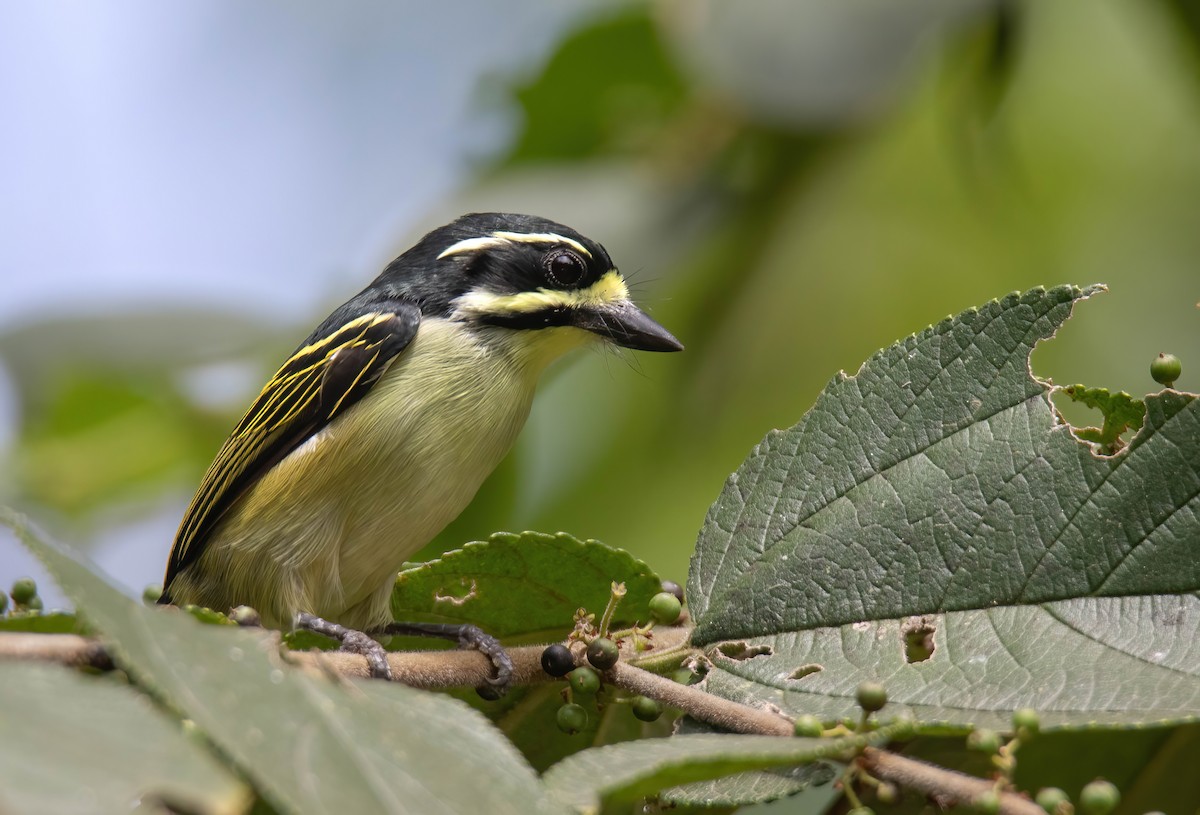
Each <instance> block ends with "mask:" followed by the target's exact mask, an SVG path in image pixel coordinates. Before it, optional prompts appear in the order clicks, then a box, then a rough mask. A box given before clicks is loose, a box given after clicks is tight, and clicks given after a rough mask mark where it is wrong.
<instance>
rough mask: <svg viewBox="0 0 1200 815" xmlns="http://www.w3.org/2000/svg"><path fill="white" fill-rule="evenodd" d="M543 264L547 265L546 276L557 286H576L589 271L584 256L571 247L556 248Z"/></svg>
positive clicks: (548, 254)
mask: <svg viewBox="0 0 1200 815" xmlns="http://www.w3.org/2000/svg"><path fill="white" fill-rule="evenodd" d="M542 265H543V266H545V267H546V277H548V278H550V282H551V283H553V284H554V285H556V286H564V287H565V286H574V285H575V284H576V283H578V282H579V281H580V280H582V279H583V276H584V274H586V273H587V264H586V263H584V262H583V258H581V257H580V256H579V255H577V254H575V253H574V252H572V251H571V250H570V249H555V250H554V251H552V252H549V253H547V255H546V257H545V259H544V260H543V261H542Z"/></svg>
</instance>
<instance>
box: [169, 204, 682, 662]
mask: <svg viewBox="0 0 1200 815" xmlns="http://www.w3.org/2000/svg"><path fill="white" fill-rule="evenodd" d="M596 339H602V340H607V341H609V342H612V343H616V344H617V345H621V346H624V347H626V348H633V349H639V350H644V351H679V350H682V348H683V346H682V345H680V343H679V341H678V340H676V339H675V338H674V337H673V336H671V334H670V333H668V332H667V330H666V329H664V328H663V327H662V326H660V325H659V324H658V323H656V322H655V321H654V320H652V319H651V318H650V317H648V316H647V315H646V314H645V313H644V312H642V311H641V310H639V309H638V308H637V307H636V306H635V305H634V304H633V303H632V302H631V300H630V298H629V292H628V289H627V288H626V285H625V281H624V279H623V278H622V276H621V274H620V272H618V271H617V269H616V268H615V267H614V266H613V263H612V260H611V259H610V258H609V256H608V253H607V252H606V251H605V250H604V247H602V246H601V245H600V244H598V243H596V242H595V241H592V240H589V239H588V238H585V237H584V236H582V235H580V234H579V233H578V232H575V231H574V230H572V229H570V228H568V227H565V226H563V225H561V224H557V223H554V222H553V221H548V220H545V219H543V218H537V217H533V216H529V215H513V214H505V213H472V214H469V215H464V216H463V217H461V218H459V219H458V220H456V221H454V222H453V223H450V224H448V225H446V226H443V227H441V228H439V229H435V230H433V231H432V232H430V233H429V234H427V235H425V237H423V238H422V239H421V240H420V242H419V243H417V244H416V245H415V246H414V247H412V248H411V249H409V250H408V251H407V252H405V253H404V254H402V255H400V256H399V257H398V258H396V259H395V260H394V261H392V263H391V264H389V265H388V266H387V268H386V269H384V271H383V273H382V274H380V275H379V277H377V278H376V279H375V280H374V281H373V282H372V283H371V284H370V285H369V286H367V288H366V289H364V290H363V291H361V292H360V293H359V294H357V295H356V296H354V297H352V298H351V299H350V300H348V301H347V302H346V303H344V304H343V305H341V306H339V307H338V308H337V309H335V310H334V312H333V313H332V314H331V315H329V317H328V318H327V319H326V320H325V321H324V322H322V323H321V324H320V325H319V326H318V327H317V329H316V330H315V331H313V332H312V334H310V335H309V337H308V338H307V339H306V340H305V341H304V342H303V343H302V344H301V345H300V347H299V348H298V349H296V351H295V353H293V354H292V355H291V357H290V358H289V359H288V360H287V361H286V362H285V363H284V364H283V366H282V367H281V368H280V369H279V371H278V372H277V373H276V374H275V375H274V376H273V377H272V378H271V380H270V381H269V382H268V383H267V385H266V387H264V388H263V390H262V393H260V394H259V396H258V398H257V399H255V401H254V403H253V404H252V405H251V406H250V409H249V410H248V411H247V412H246V414H245V416H243V417H242V419H241V421H239V422H238V424H237V426H236V427H235V428H234V429H233V433H232V434H231V435H230V437H229V439H228V440H227V441H226V442H225V444H224V445H223V446H222V447H221V449H220V451H219V452H218V453H217V456H216V459H215V460H214V461H213V463H212V465H211V466H210V467H209V468H208V471H207V473H205V475H204V479H203V481H202V482H201V484H200V488H199V490H198V491H197V493H196V496H195V497H194V498H193V499H192V502H191V504H190V506H188V508H187V511H186V513H185V514H184V516H183V521H182V523H181V524H180V526H179V531H178V533H177V534H176V537H175V543H174V546H173V547H172V549H171V555H170V559H169V560H168V563H167V570H166V577H165V578H164V581H163V595H162V601H161V602H164V603H176V604H189V603H191V604H196V605H200V606H206V607H209V608H214V609H221V610H225V609H229V608H231V607H233V606H237V605H249V606H252V607H254V608H255V609H257V610H258V611H259V613H260V614H261V615H262V619H263V622H264V623H265V624H266V625H268V626H271V627H289V626H295V625H302V626H305V627H311V628H314V629H315V630H321V631H324V632H326V633H331V634H333V635H335V636H337V637H339V638H340V639H342V640H343V642H344V643H345V645H346V646H347V647H350V648H353V649H355V650H360V651H362V652H363V653H366V654H367V655H368V659H369V661H370V662H371V665H372V670H373V671H374V672H375V673H377V674H383V675H386V673H387V666H386V662H385V661H384V660H383V659H382V652H381V651H380V650H379V646H378V645H377V644H376V643H375V642H374V641H373V640H368V639H367V638H366V637H364V636H363V635H362V634H361V633H359V631H360V630H362V631H371V632H379V633H383V632H388V631H390V630H392V629H389V626H390V625H392V617H391V613H390V599H391V593H392V586H393V584H394V582H395V579H396V573H397V571H398V570H399V569H400V566H401V564H403V563H404V561H405V560H407V559H408V558H409V557H410V556H411V555H412V554H413V553H414V552H416V551H417V550H418V549H420V548H421V547H423V546H424V545H425V544H427V543H428V542H429V541H430V540H432V539H433V537H434V536H435V535H437V534H438V533H439V532H441V531H442V529H443V528H445V526H446V525H447V524H448V523H450V522H451V521H452V520H454V518H456V517H457V516H458V514H459V513H460V512H462V510H463V509H464V508H465V507H466V506H467V504H468V503H470V501H471V499H472V498H473V497H474V495H475V492H476V491H477V490H478V489H479V486H480V484H482V483H483V481H484V479H485V478H487V476H488V475H489V474H490V473H491V472H492V470H493V469H494V468H495V467H496V465H497V464H499V463H500V460H501V459H502V458H503V457H504V455H505V454H506V453H507V452H508V450H509V448H510V447H511V446H512V444H513V442H514V441H515V439H516V437H517V434H518V432H519V431H520V430H521V427H522V426H523V425H524V423H525V419H526V417H527V416H528V415H529V408H530V404H531V402H532V400H533V395H534V391H535V389H536V386H537V382H538V379H539V377H540V375H541V373H542V372H543V371H544V370H545V368H546V367H547V365H549V364H550V363H551V362H553V361H554V360H555V359H557V358H558V357H560V356H562V355H563V354H565V353H566V352H568V351H570V350H572V349H574V348H577V347H580V346H583V345H585V344H587V343H588V342H589V341H591V340H596ZM427 628H434V629H436V628H437V627H427ZM418 633H435V634H439V635H445V634H447V633H448V634H449V635H451V636H460V637H461V638H462V639H463V641H464V642H469V643H472V644H476V645H480V644H482V646H483V650H484V651H485V652H487V653H489V655H491V656H492V657H493V660H494V661H495V660H496V655H495V653H494V651H495V643H494V640H490V638H483V640H482V641H481V639H480V637H479V636H478V632H477V630H470V631H460V630H458V628H454V629H453V630H451V631H449V632H447V631H442V630H430V631H419V632H418ZM497 665H498V667H500V668H502V667H503V666H502V665H501V663H500V662H497ZM502 672H503V671H502Z"/></svg>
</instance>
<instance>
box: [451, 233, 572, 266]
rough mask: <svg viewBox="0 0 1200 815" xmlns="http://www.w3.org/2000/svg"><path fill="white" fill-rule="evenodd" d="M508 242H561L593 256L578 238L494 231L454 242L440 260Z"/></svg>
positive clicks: (552, 234) (550, 234) (551, 234)
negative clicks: (482, 235)
mask: <svg viewBox="0 0 1200 815" xmlns="http://www.w3.org/2000/svg"><path fill="white" fill-rule="evenodd" d="M506 243H561V244H565V245H566V246H569V247H571V248H572V249H574V250H575V251H576V252H579V253H580V254H581V255H583V256H584V257H589V258H590V257H591V256H592V253H591V252H589V251H588V250H587V247H586V246H584V245H583V244H582V243H580V242H579V241H577V240H573V239H572V238H567V237H564V236H562V235H556V234H554V233H553V232H504V231H500V232H493V233H492V234H491V235H487V236H484V237H482V238H467V239H466V240H461V241H459V242H458V243H456V244H453V245H451V246H449V247H447V248H446V249H444V250H443V251H442V253H441V254H440V255H438V256H437V259H438V260H441V259H442V258H445V257H450V256H451V255H458V254H461V253H463V252H478V251H479V250H481V249H488V248H490V247H493V246H503V245H504V244H506Z"/></svg>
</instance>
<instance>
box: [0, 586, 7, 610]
mask: <svg viewBox="0 0 1200 815" xmlns="http://www.w3.org/2000/svg"><path fill="white" fill-rule="evenodd" d="M7 610H8V595H7V594H5V593H4V592H2V591H0V616H3V615H4V612H5V611H7Z"/></svg>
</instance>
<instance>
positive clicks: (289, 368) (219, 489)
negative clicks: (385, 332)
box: [172, 313, 394, 562]
mask: <svg viewBox="0 0 1200 815" xmlns="http://www.w3.org/2000/svg"><path fill="white" fill-rule="evenodd" d="M393 317H394V315H393V314H374V313H372V314H364V315H363V316H361V317H358V318H356V319H354V320H351V321H350V322H348V323H346V324H345V325H344V326H342V327H341V328H339V329H338V330H337V331H334V332H333V333H331V334H329V335H328V336H326V337H323V338H321V339H319V340H316V341H315V342H313V343H310V344H308V345H305V346H304V347H302V348H300V349H299V350H298V351H296V353H294V354H292V356H291V357H290V358H289V359H288V360H287V362H285V363H284V364H283V365H282V366H280V368H279V370H278V371H276V372H275V375H274V376H273V377H272V378H271V379H270V381H269V382H267V384H266V386H265V387H264V388H263V390H262V392H261V393H260V394H259V396H258V398H257V399H255V401H254V404H252V405H251V406H250V409H249V410H247V411H246V413H245V415H243V416H242V418H241V420H240V421H239V422H238V424H237V426H236V427H235V428H234V431H233V433H232V434H231V435H230V437H229V438H228V439H227V440H226V442H225V444H224V445H222V447H221V449H220V451H219V452H218V453H217V456H216V458H215V459H214V460H213V463H212V464H211V465H210V466H209V468H208V472H207V473H205V475H204V479H203V481H202V483H201V485H200V488H199V489H198V490H197V491H196V495H195V497H194V498H193V499H192V502H191V504H190V505H189V506H188V510H187V512H186V513H185V515H184V521H183V523H182V524H181V525H180V529H179V533H178V535H177V538H176V546H175V551H174V552H173V553H172V560H173V561H174V562H183V561H184V560H185V559H186V558H187V553H188V550H189V548H190V547H191V546H192V545H193V543H194V541H195V540H196V537H197V534H198V533H199V531H200V529H201V528H202V527H203V526H204V524H205V523H206V522H207V521H208V520H210V513H211V512H212V511H213V507H214V506H215V505H216V504H217V503H218V502H219V501H220V499H221V497H222V496H223V495H224V494H225V493H226V491H227V490H229V489H230V488H231V487H232V485H233V483H234V482H235V481H236V480H237V478H238V477H239V476H240V475H242V474H243V473H244V472H246V469H247V467H249V466H250V465H251V464H252V463H253V462H254V461H255V460H256V459H257V458H258V457H259V456H260V454H262V452H263V451H264V450H265V449H266V448H267V447H268V446H269V444H270V442H271V441H272V437H273V436H276V435H277V434H278V433H279V432H281V431H282V430H285V429H286V428H287V427H288V426H289V425H290V424H291V423H292V422H294V421H295V420H296V419H297V417H301V416H304V415H305V413H306V411H309V412H311V407H312V405H313V403H314V402H315V401H316V400H317V399H319V398H320V395H321V383H322V380H323V378H324V375H325V373H326V371H327V370H328V368H329V364H330V361H331V360H332V359H333V357H334V355H335V354H337V353H338V352H339V351H341V350H343V349H359V348H367V349H369V348H374V349H375V353H374V354H373V355H372V356H371V359H370V361H369V363H367V364H366V365H364V366H362V368H361V369H360V371H359V372H358V374H357V376H355V377H354V379H353V381H352V382H350V383H349V385H348V386H347V387H346V388H345V390H344V392H343V393H342V394H341V395H340V396H339V397H338V398H337V400H336V402H335V404H334V405H333V407H332V408H331V409H330V410H329V411H328V413H327V414H326V415H325V416H323V417H321V418H322V419H324V420H328V419H329V418H330V417H332V416H334V415H336V414H337V412H338V411H339V410H340V409H341V408H342V405H343V404H344V402H345V400H346V399H347V398H348V397H349V396H350V394H351V393H352V392H353V390H354V388H355V387H356V386H357V385H358V384H359V383H360V382H361V381H362V379H363V377H364V376H366V375H367V374H368V372H370V371H371V370H372V368H373V367H374V366H375V364H376V363H377V362H378V360H379V355H380V353H381V348H380V347H381V346H382V344H383V339H368V338H367V335H368V334H369V332H370V330H371V329H372V328H374V327H375V326H377V325H379V324H380V323H384V322H387V321H390V320H392V319H393ZM297 365H301V366H303V367H299V368H298V367H296V366H297Z"/></svg>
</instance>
